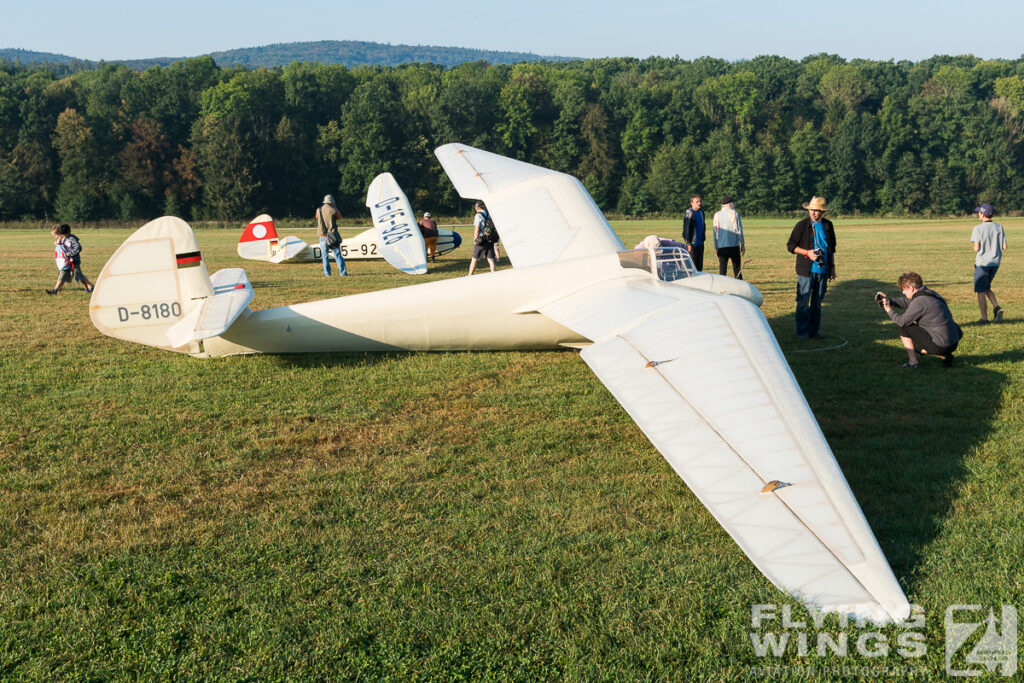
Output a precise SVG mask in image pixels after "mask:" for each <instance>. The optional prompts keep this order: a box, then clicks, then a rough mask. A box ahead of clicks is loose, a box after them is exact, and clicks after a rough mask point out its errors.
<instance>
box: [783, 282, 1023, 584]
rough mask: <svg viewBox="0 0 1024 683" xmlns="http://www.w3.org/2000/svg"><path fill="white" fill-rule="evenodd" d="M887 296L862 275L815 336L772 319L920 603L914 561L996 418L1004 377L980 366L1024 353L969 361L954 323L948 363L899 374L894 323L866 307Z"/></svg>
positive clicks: (844, 288)
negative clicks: (801, 336) (802, 336)
mask: <svg viewBox="0 0 1024 683" xmlns="http://www.w3.org/2000/svg"><path fill="white" fill-rule="evenodd" d="M894 289H895V288H894V287H893V286H892V285H891V284H888V283H883V282H879V281H877V280H871V279H861V280H848V281H843V282H840V283H837V284H835V285H833V286H831V287H830V288H829V291H828V294H827V296H826V298H825V306H824V307H823V314H822V332H823V333H824V334H826V335H827V337H826V339H824V340H820V341H814V340H812V341H797V340H796V339H795V335H794V331H793V330H794V327H793V325H794V323H793V313H788V314H785V315H781V316H777V317H775V318H773V319H772V320H771V321H770V323H771V325H772V327H773V329H774V331H775V334H776V338H777V339H778V340H779V344H780V346H781V347H782V349H783V352H784V353H785V354H786V356H787V359H788V360H789V362H790V366H791V367H792V369H793V373H794V374H795V375H796V377H797V380H798V382H799V383H800V386H801V388H802V389H803V391H804V394H805V396H806V397H807V401H808V403H809V404H810V406H811V408H812V410H813V411H814V414H815V416H816V417H817V418H818V423H819V424H820V425H821V428H822V431H823V432H824V433H825V436H826V438H827V439H828V442H829V444H830V446H831V447H832V451H833V453H835V456H836V459H837V460H838V461H839V464H840V467H841V468H842V470H843V473H844V474H845V475H846V479H847V481H848V482H849V484H850V487H851V488H852V489H853V492H854V494H855V495H856V497H857V500H858V502H859V503H860V505H861V508H862V509H863V510H864V514H865V516H866V517H867V519H868V522H869V523H870V524H871V528H872V529H873V530H874V532H875V536H876V538H877V539H878V542H879V544H880V545H881V547H882V550H883V551H884V552H885V555H886V557H887V558H888V559H889V562H890V564H891V565H892V568H893V571H894V572H895V574H896V576H897V577H898V578H899V579H900V581H901V582H902V584H903V585H904V587H905V588H906V589H907V593H908V596H909V597H910V599H911V601H912V602H914V601H916V602H918V603H922V602H923V600H922V599H921V596H915V595H914V592H915V589H916V587H917V585H918V580H917V578H916V575H917V573H918V571H919V570H920V569H921V562H922V558H923V556H924V555H925V553H926V551H927V548H928V547H929V545H931V544H932V543H933V542H934V541H935V540H936V538H937V536H938V535H939V533H940V531H941V528H942V524H943V520H944V519H945V518H946V517H947V516H948V515H949V513H950V510H951V507H952V505H953V503H954V501H955V499H956V496H957V491H958V489H959V487H960V485H961V483H962V482H963V481H964V479H965V478H966V475H967V469H966V466H965V460H966V459H967V457H968V456H969V455H970V454H971V453H972V451H973V450H974V449H976V448H977V447H978V445H979V444H982V443H984V442H985V441H986V440H987V439H988V438H989V436H990V434H991V432H992V429H993V423H994V421H995V420H996V418H997V415H998V413H999V406H1000V403H1001V401H1002V395H1003V391H1004V387H1005V383H1006V382H1007V381H1008V378H1007V377H1006V376H1005V375H1004V374H1003V373H1001V372H999V371H997V370H993V369H991V367H989V366H991V364H993V363H1003V362H1014V361H1020V360H1024V350H1021V349H1015V350H1007V351H1003V352H1000V353H998V354H990V355H984V356H974V355H972V354H971V352H970V350H971V346H972V340H971V335H972V329H970V327H969V326H968V325H964V324H963V323H961V327H963V328H964V338H963V339H962V340H961V343H960V347H959V348H958V349H957V351H956V361H955V365H954V367H952V368H944V367H942V365H941V362H940V361H939V359H937V358H931V357H928V356H921V357H920V364H921V366H920V369H918V370H907V369H903V368H901V367H900V365H901V363H902V362H904V361H905V360H906V359H907V358H906V352H905V351H904V350H903V348H902V345H901V344H900V342H899V340H898V334H897V331H896V328H895V325H894V324H893V323H892V322H891V321H890V320H889V319H888V317H887V316H886V315H885V313H884V312H882V311H880V310H879V308H878V306H877V304H875V302H874V293H875V292H876V291H883V292H887V293H889V295H890V296H894V295H895V294H896V293H895V292H894ZM937 289H938V290H939V292H940V294H941V293H942V290H941V288H940V287H937ZM794 290H795V287H794ZM794 307H795V304H794ZM844 340H845V341H846V344H845V345H843V346H842V347H841V348H831V347H835V346H836V345H837V344H839V343H842V341H844ZM819 349H820V350H821V353H814V351H816V350H819ZM799 352H804V353H800V355H796V354H797V353H799ZM807 352H809V353H807Z"/></svg>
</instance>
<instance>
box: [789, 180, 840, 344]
mask: <svg viewBox="0 0 1024 683" xmlns="http://www.w3.org/2000/svg"><path fill="white" fill-rule="evenodd" d="M803 206H804V208H805V209H807V213H808V216H807V218H804V219H803V220H801V221H800V222H799V223H797V224H796V225H795V226H793V232H792V233H791V234H790V236H789V242H787V243H786V248H787V249H789V253H791V254H796V338H797V339H821V338H822V337H823V336H824V335H822V334H820V333H819V332H818V328H819V327H821V302H822V301H823V300H824V299H825V292H826V291H828V283H829V282H832V281H833V280H835V279H836V233H835V229H834V228H833V226H832V221H830V220H828V219H827V218H825V212H826V211H828V206H827V205H826V203H825V198H824V197H811V201H809V202H805V203H804V205H803Z"/></svg>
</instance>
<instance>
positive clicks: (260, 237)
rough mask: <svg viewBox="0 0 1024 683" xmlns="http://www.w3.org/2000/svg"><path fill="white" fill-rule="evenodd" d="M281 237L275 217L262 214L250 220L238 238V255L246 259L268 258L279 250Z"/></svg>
mask: <svg viewBox="0 0 1024 683" xmlns="http://www.w3.org/2000/svg"><path fill="white" fill-rule="evenodd" d="M278 242H279V238H278V236H277V228H275V227H274V219H273V218H271V217H270V216H268V215H267V214H265V213H264V214H260V215H259V216H256V218H253V219H252V220H251V221H249V225H247V226H245V230H243V231H242V235H241V237H239V238H238V255H239V256H241V257H242V258H244V259H253V260H263V261H265V260H267V259H269V258H271V257H272V256H273V255H274V253H275V252H276V251H277V250H278Z"/></svg>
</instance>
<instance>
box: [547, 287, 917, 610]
mask: <svg viewBox="0 0 1024 683" xmlns="http://www.w3.org/2000/svg"><path fill="white" fill-rule="evenodd" d="M539 310H540V312H541V313H543V314H544V315H547V316H548V317H550V318H552V319H554V320H555V321H557V322H559V323H561V324H563V325H565V326H566V327H569V328H570V329H572V330H574V331H576V332H578V333H580V334H582V335H584V336H586V337H588V338H590V339H593V340H594V341H595V342H596V343H594V344H593V345H592V346H589V347H587V348H586V349H584V350H583V352H582V357H583V359H584V360H585V361H586V362H587V364H588V365H590V367H591V369H593V370H594V372H595V373H596V374H597V376H598V377H599V378H600V379H601V381H602V382H603V383H604V384H605V386H606V387H607V388H608V389H609V390H610V391H611V392H612V394H613V395H614V396H615V398H616V399H618V401H619V403H621V404H622V406H623V407H624V408H625V409H626V411H627V412H629V414H630V416H632V418H633V419H634V421H635V422H636V423H637V425H638V426H639V427H640V428H641V429H642V430H643V432H644V433H645V434H646V435H647V437H648V438H649V439H650V440H651V443H653V444H654V446H655V447H656V448H657V449H658V450H659V451H660V452H661V454H662V455H663V456H664V457H665V459H666V460H668V462H669V464H671V465H672V467H673V469H675V471H676V472H677V473H678V474H679V476H680V477H681V478H682V479H683V481H685V482H686V484H687V485H688V486H689V487H690V489H691V490H692V491H693V492H694V494H695V495H696V496H697V497H698V498H699V499H700V501H701V502H702V503H703V504H704V506H705V507H707V509H708V510H709V511H710V512H711V514H712V515H714V517H715V518H716V519H717V520H718V521H719V523H720V524H721V525H722V526H723V527H724V528H725V530H726V531H727V532H728V533H729V534H730V535H731V536H732V537H733V538H734V539H735V540H736V542H737V543H738V544H739V546H740V547H741V548H742V549H743V551H744V552H745V553H746V554H747V556H748V557H750V559H751V560H752V561H753V562H754V564H755V565H756V566H757V567H758V569H760V570H761V572H763V573H764V575H765V576H767V577H768V579H769V580H771V582H772V583H774V584H775V585H776V586H778V587H779V588H780V589H782V590H784V591H786V592H788V593H790V594H791V595H793V596H795V597H797V598H799V599H801V600H803V601H804V602H806V603H808V604H810V605H813V606H815V607H816V608H818V609H819V610H822V611H833V612H840V613H846V614H855V615H857V616H860V617H864V618H869V619H872V620H874V621H888V620H892V619H902V618H905V617H906V616H907V614H908V613H909V609H910V608H909V605H908V603H907V599H906V597H905V595H904V594H903V591H902V589H901V588H900V586H899V584H898V583H897V581H896V579H895V577H894V576H893V573H892V570H891V569H890V568H889V565H888V563H887V562H886V560H885V556H884V555H883V554H882V551H881V549H880V548H879V546H878V543H877V541H876V540H875V537H874V535H873V534H872V532H871V529H870V527H869V526H868V523H867V520H866V519H865V518H864V515H863V513H862V512H861V509H860V507H859V505H858V504H857V501H856V499H855V498H854V496H853V493H852V491H851V490H850V487H849V485H848V484H847V482H846V479H845V477H844V476H843V474H842V471H841V470H840V469H839V465H838V463H837V462H836V460H835V457H834V456H833V455H832V452H831V450H830V449H829V447H828V443H827V442H826V441H825V438H824V436H823V435H822V433H821V430H820V429H819V427H818V423H817V421H816V420H815V418H814V415H813V414H812V412H811V410H810V407H809V406H808V405H807V401H806V400H805V399H804V396H803V393H802V392H801V391H800V388H799V386H798V385H797V382H796V379H795V377H794V376H793V374H792V371H791V370H790V368H789V365H788V364H787V363H786V361H785V358H784V356H783V355H782V352H781V350H780V349H779V347H778V344H777V342H776V341H775V337H774V336H773V335H772V332H771V329H770V328H769V326H768V322H767V321H766V320H765V318H764V316H763V315H762V314H761V311H760V310H759V309H758V308H757V307H756V306H754V305H753V304H751V303H750V302H748V301H745V300H743V299H740V298H738V297H733V296H721V295H716V294H709V293H706V292H701V291H695V290H690V289H685V288H676V287H664V286H658V285H656V284H654V283H650V284H647V283H638V282H635V281H634V282H622V281H620V282H618V283H608V284H605V285H602V286H599V287H596V288H590V289H587V290H583V291H579V292H576V293H574V294H570V295H568V296H566V297H563V298H561V299H558V300H555V301H553V302H552V303H549V304H547V305H545V306H542V307H540V309H539Z"/></svg>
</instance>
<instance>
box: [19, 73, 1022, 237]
mask: <svg viewBox="0 0 1024 683" xmlns="http://www.w3.org/2000/svg"><path fill="white" fill-rule="evenodd" d="M453 141H459V142H464V143H467V144H470V145H473V146H476V147H481V148H483V149H487V150H491V151H494V152H498V153H501V154H505V155H509V156H512V157H516V158H519V159H524V160H526V161H530V162H533V163H537V164H541V165H543V166H547V167H550V168H554V169H558V170H561V171H566V172H568V173H572V174H573V175H576V176H577V177H579V178H580V179H582V180H583V182H584V184H585V185H586V186H587V188H588V190H589V191H590V192H591V194H592V195H593V196H594V198H595V200H596V201H597V202H598V204H599V205H600V206H601V207H602V208H603V209H605V210H608V211H614V212H618V213H622V214H626V215H647V214H651V213H663V214H673V213H678V212H680V211H681V210H682V209H683V208H684V207H685V205H686V204H687V202H688V198H689V196H690V195H691V193H693V192H700V193H702V194H703V195H704V196H705V197H707V198H709V203H713V202H714V201H715V200H716V199H718V198H720V197H722V196H723V195H725V194H731V195H732V196H734V197H736V202H737V207H738V208H740V210H741V211H743V212H744V213H747V214H752V213H772V212H780V211H789V210H793V209H796V208H798V207H799V206H800V203H801V201H806V200H807V199H808V198H809V197H810V196H811V195H812V194H823V195H825V196H826V197H827V198H828V201H829V204H830V205H831V206H832V207H834V208H835V209H837V210H838V211H841V212H846V213H854V212H865V213H871V214H888V213H892V214H918V213H922V214H955V213H962V212H965V211H969V210H970V209H972V208H973V207H974V206H976V205H977V203H978V202H980V201H988V202H992V203H994V204H995V205H996V207H997V209H998V210H999V212H1000V213H1006V212H1009V211H1013V210H1022V209H1024V177H1022V173H1021V171H1022V168H1024V166H1022V163H1021V162H1022V154H1024V147H1022V143H1024V59H1021V60H1012V61H1007V60H998V61H984V60H980V59H976V58H974V57H970V56H959V57H945V56H940V57H933V58H931V59H928V60H925V61H922V62H916V63H913V62H891V61H889V62H879V61H867V60H854V61H847V60H844V59H842V58H840V57H837V56H834V55H824V54H822V55H814V56H810V57H807V58H805V59H803V60H801V61H794V60H790V59H785V58H781V57H771V56H766V57H758V58H756V59H752V60H749V61H744V62H739V63H730V62H727V61H724V60H719V59H712V58H702V59H697V60H694V61H687V60H682V59H664V58H650V59H645V60H636V59H626V58H614V59H597V60H581V61H569V62H540V63H521V64H515V65H491V64H488V63H485V62H473V63H465V64H460V65H457V66H453V67H449V68H445V67H442V66H439V65H435V64H430V63H416V64H408V65H402V66H395V67H356V68H352V69H350V68H347V67H344V66H338V65H323V64H315V63H305V62H295V63H292V64H290V65H288V66H285V67H277V68H274V69H255V70H254V69H248V68H244V67H232V68H222V67H218V66H217V64H216V63H215V62H214V60H213V59H212V58H210V57H203V58H196V59H190V60H185V61H182V62H177V63H174V64H171V65H170V66H166V67H162V66H156V67H152V68H149V69H147V70H145V71H142V72H139V71H134V70H132V69H129V68H127V67H125V66H120V65H110V64H108V65H103V66H101V67H99V68H95V69H88V70H82V71H77V72H75V73H72V74H68V73H61V72H60V71H59V70H51V69H47V68H43V67H38V66H35V67H31V66H23V65H20V64H14V63H3V64H2V65H0V219H15V218H23V217H44V216H45V217H57V218H62V219H67V220H82V219H100V218H124V219H145V218H150V217H154V216H158V215H161V214H174V215H179V216H183V217H185V218H211V219H229V220H234V221H239V220H245V219H248V218H251V217H252V216H254V215H256V214H258V213H260V212H262V211H267V212H269V213H271V214H272V215H275V216H287V215H291V216H306V215H310V214H311V213H312V210H313V207H314V206H315V205H316V203H317V201H318V200H319V199H320V197H322V196H323V194H324V193H326V192H330V193H332V194H334V195H335V196H336V197H337V198H338V199H339V205H340V207H341V209H342V211H343V212H345V213H347V214H348V215H350V216H351V215H361V214H362V213H364V212H365V208H364V207H363V198H364V196H365V192H366V187H367V185H368V184H369V182H370V180H371V179H372V178H373V177H374V175H376V174H377V173H380V172H382V171H391V172H392V173H393V174H394V175H395V177H396V178H397V179H398V181H399V183H400V184H401V185H402V186H403V187H404V188H405V190H406V193H407V194H408V195H409V198H410V200H411V201H412V203H413V206H414V207H415V208H416V209H417V210H423V209H427V210H431V211H434V212H454V211H457V210H459V209H460V208H468V205H465V204H460V203H459V202H458V199H457V197H456V196H455V194H454V190H453V188H452V187H451V185H450V183H448V181H447V179H446V178H445V177H444V176H443V174H442V172H441V169H440V167H439V166H438V164H437V162H436V160H435V159H434V157H433V154H432V150H433V148H434V147H436V146H437V145H440V144H443V143H446V142H453Z"/></svg>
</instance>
